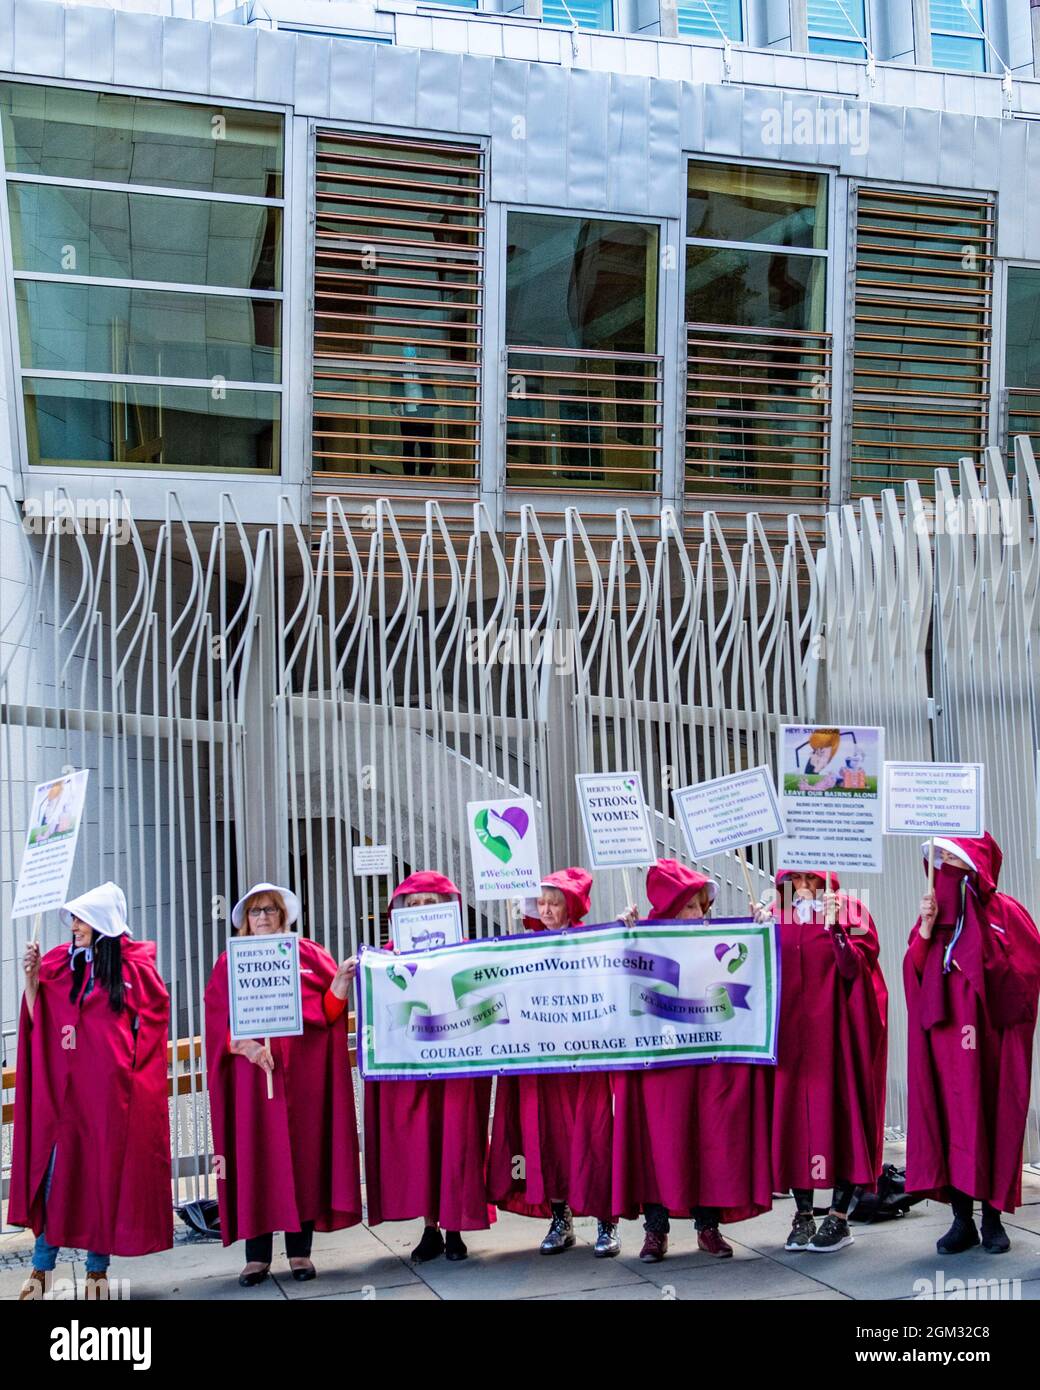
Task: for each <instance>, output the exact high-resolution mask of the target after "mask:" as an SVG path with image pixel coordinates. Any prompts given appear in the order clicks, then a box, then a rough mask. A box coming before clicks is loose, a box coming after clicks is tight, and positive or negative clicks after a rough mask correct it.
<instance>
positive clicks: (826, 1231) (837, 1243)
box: [805, 1216, 853, 1255]
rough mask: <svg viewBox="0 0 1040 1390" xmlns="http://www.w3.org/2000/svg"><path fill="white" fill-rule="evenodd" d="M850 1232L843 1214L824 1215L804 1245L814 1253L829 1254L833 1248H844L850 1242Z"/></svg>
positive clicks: (832, 1251)
mask: <svg viewBox="0 0 1040 1390" xmlns="http://www.w3.org/2000/svg"><path fill="white" fill-rule="evenodd" d="M852 1239H853V1237H852V1232H851V1231H850V1230H849V1223H848V1221H847V1220H846V1219H845V1217H844V1216H825V1217H824V1218H823V1220H822V1221H821V1222H820V1229H819V1230H818V1231H817V1232H816V1234H815V1235H814V1236H813V1238H812V1240H810V1241H809V1244H808V1245H807V1246H806V1247H805V1248H806V1250H809V1251H811V1252H812V1254H814V1255H831V1254H833V1253H834V1251H835V1250H844V1249H845V1247H846V1245H851V1244H852Z"/></svg>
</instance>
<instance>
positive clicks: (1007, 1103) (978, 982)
mask: <svg viewBox="0 0 1040 1390" xmlns="http://www.w3.org/2000/svg"><path fill="white" fill-rule="evenodd" d="M932 843H934V854H935V886H934V891H928V892H926V893H925V895H924V897H923V898H922V900H921V910H920V916H919V917H918V919H917V921H916V922H915V923H914V926H913V929H912V930H911V932H910V945H909V949H908V951H907V954H906V957H905V960H904V963H903V981H904V984H905V987H906V1002H907V1012H908V1023H907V1063H908V1072H909V1077H908V1097H907V1100H908V1117H907V1150H906V1185H907V1190H908V1191H913V1192H918V1193H921V1194H923V1195H925V1196H928V1197H931V1198H933V1199H934V1200H936V1201H941V1202H949V1203H950V1205H951V1206H952V1208H953V1224H952V1226H951V1227H950V1229H949V1230H948V1231H947V1232H946V1234H945V1235H944V1236H943V1237H942V1238H941V1239H940V1240H939V1242H938V1244H937V1249H938V1251H939V1253H940V1254H941V1255H952V1254H957V1253H959V1252H960V1251H962V1250H968V1249H970V1248H971V1247H972V1246H974V1245H978V1243H979V1232H978V1229H977V1227H976V1225H975V1222H974V1219H973V1203H974V1202H975V1201H981V1202H982V1245H983V1248H984V1249H985V1250H987V1251H990V1252H991V1253H993V1254H1002V1253H1003V1252H1004V1251H1006V1250H1008V1249H1009V1248H1010V1241H1009V1239H1008V1236H1007V1232H1006V1231H1005V1230H1004V1227H1003V1225H1002V1223H1001V1220H1000V1214H1001V1212H1005V1211H1014V1210H1015V1208H1016V1207H1017V1206H1018V1205H1019V1203H1020V1201H1021V1197H1022V1144H1023V1139H1024V1136H1025V1127H1026V1117H1027V1114H1028V1110H1029V1084H1030V1071H1031V1058H1032V1046H1033V1032H1034V1029H1035V1027H1036V1017H1037V1000H1038V996H1040V933H1038V932H1037V928H1036V924H1035V923H1034V921H1033V919H1032V917H1030V915H1029V913H1028V912H1027V911H1026V909H1025V908H1024V907H1023V906H1022V904H1021V903H1018V902H1016V901H1015V899H1014V898H1011V897H1009V896H1008V895H1007V894H1006V893H1000V892H998V891H997V880H998V877H999V875H1000V866H1001V863H1002V860H1003V856H1002V854H1001V852H1000V849H999V847H998V845H997V843H996V841H995V840H994V839H993V837H992V836H991V835H990V834H988V833H986V834H984V835H982V836H981V838H978V839H962V838H952V839H946V838H936V839H935V840H934V842H932ZM923 850H924V856H925V872H926V873H927V872H928V854H929V843H928V842H926V843H925V844H924V846H923Z"/></svg>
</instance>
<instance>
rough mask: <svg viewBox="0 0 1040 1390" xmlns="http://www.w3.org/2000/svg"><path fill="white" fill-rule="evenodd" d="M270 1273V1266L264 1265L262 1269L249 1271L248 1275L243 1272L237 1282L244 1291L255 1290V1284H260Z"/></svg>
mask: <svg viewBox="0 0 1040 1390" xmlns="http://www.w3.org/2000/svg"><path fill="white" fill-rule="evenodd" d="M270 1272H271V1266H270V1265H264V1267H263V1269H254V1270H250V1272H249V1273H248V1274H247V1273H246V1272H245V1271H244V1270H243V1271H242V1273H241V1274H240V1275H239V1276H238V1282H239V1283H240V1284H241V1285H242V1287H243V1288H244V1289H252V1288H255V1287H256V1285H257V1284H262V1283H263V1282H264V1280H265V1279H266V1278H267V1276H268V1275H269V1274H270Z"/></svg>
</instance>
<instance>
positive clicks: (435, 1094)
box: [365, 870, 492, 1264]
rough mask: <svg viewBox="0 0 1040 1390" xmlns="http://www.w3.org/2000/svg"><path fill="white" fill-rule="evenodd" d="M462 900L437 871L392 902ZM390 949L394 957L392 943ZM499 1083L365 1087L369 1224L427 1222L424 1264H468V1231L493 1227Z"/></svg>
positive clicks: (470, 1080)
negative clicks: (493, 1136) (494, 1107)
mask: <svg viewBox="0 0 1040 1390" xmlns="http://www.w3.org/2000/svg"><path fill="white" fill-rule="evenodd" d="M453 900H454V901H455V902H456V903H458V905H459V907H460V908H461V906H462V895H461V893H460V892H459V890H458V888H457V887H456V886H455V884H454V883H452V881H451V879H450V878H445V876H444V875H443V874H440V873H436V872H434V871H431V870H424V871H420V872H419V873H414V874H410V875H409V877H408V878H406V879H405V880H404V882H403V883H401V884H398V886H397V888H395V889H394V892H393V896H392V897H391V899H390V916H391V926H392V919H393V914H394V912H395V911H396V910H397V909H398V908H408V907H427V906H431V905H432V904H434V903H443V902H451V901H453ZM386 949H387V950H392V949H393V945H392V937H391V942H389V943H388V944H387V947H386ZM490 1112H491V1078H490V1077H487V1076H484V1077H458V1078H451V1079H446V1080H443V1081H439V1080H415V1081H366V1082H365V1181H366V1193H367V1197H368V1224H369V1225H370V1226H377V1225H378V1224H379V1223H380V1222H381V1221H412V1220H414V1219H415V1218H416V1217H417V1216H421V1217H422V1218H423V1219H424V1221H425V1228H424V1230H423V1234H422V1239H421V1240H420V1242H419V1244H418V1245H417V1246H416V1247H415V1249H414V1250H413V1251H412V1259H413V1260H414V1261H416V1263H419V1264H421V1263H423V1262H425V1261H426V1260H433V1259H436V1258H437V1257H438V1256H440V1255H444V1256H446V1257H447V1259H449V1260H464V1259H465V1258H466V1256H467V1254H468V1253H469V1252H468V1250H467V1249H466V1245H465V1242H464V1241H463V1239H462V1235H461V1232H462V1231H483V1230H487V1228H488V1227H489V1226H490V1224H491V1219H492V1216H491V1213H490V1212H489V1210H488V1205H487V1194H486V1191H485V1186H484V1168H485V1164H486V1161H487V1146H488V1141H487V1135H488V1117H489V1115H490Z"/></svg>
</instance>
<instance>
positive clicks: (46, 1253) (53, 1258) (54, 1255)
mask: <svg viewBox="0 0 1040 1390" xmlns="http://www.w3.org/2000/svg"><path fill="white" fill-rule="evenodd" d="M57 1155H58V1150H57V1149H52V1150H51V1161H50V1163H49V1164H48V1167H47V1181H46V1184H45V1186H44V1189H43V1208H44V1212H43V1215H44V1223H45V1224H44V1229H43V1230H42V1231H41V1232H40V1234H39V1235H38V1236H37V1237H36V1244H35V1245H34V1246H33V1269H38V1270H40V1271H41V1273H44V1274H50V1273H51V1271H52V1270H53V1269H54V1267H55V1266H56V1265H57V1263H58V1251H59V1250H60V1249H61V1246H60V1245H51V1243H50V1241H49V1240H48V1239H47V1235H46V1231H47V1227H46V1220H47V1199H48V1197H49V1196H50V1195H51V1180H52V1179H53V1177H54V1160H55V1158H56V1157H57ZM111 1258H112V1257H111V1255H99V1254H98V1252H97V1251H96V1250H88V1251H87V1273H88V1274H104V1272H105V1270H106V1269H108V1262H109V1260H110V1259H111Z"/></svg>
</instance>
